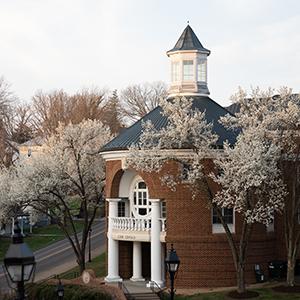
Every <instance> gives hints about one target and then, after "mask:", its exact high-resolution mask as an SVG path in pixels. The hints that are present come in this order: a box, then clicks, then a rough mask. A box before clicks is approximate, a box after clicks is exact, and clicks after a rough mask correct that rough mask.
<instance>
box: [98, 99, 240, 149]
mask: <svg viewBox="0 0 300 300" xmlns="http://www.w3.org/2000/svg"><path fill="white" fill-rule="evenodd" d="M192 108H193V109H195V108H196V109H198V110H199V111H202V112H203V111H205V116H206V120H207V121H208V122H212V123H213V131H214V132H215V133H216V134H217V135H218V136H219V140H218V142H217V145H218V146H222V145H223V142H224V141H226V140H227V141H228V142H229V143H230V144H234V143H235V141H236V135H237V134H236V133H234V132H233V131H229V130H226V129H225V128H224V127H223V126H222V125H221V124H220V123H219V122H218V120H219V119H220V117H221V116H224V115H226V114H228V113H229V111H228V110H226V109H225V108H223V107H222V106H220V105H219V104H218V103H216V102H215V101H213V100H212V99H210V98H209V97H207V96H195V97H193V106H192ZM161 112H162V108H161V107H160V106H158V107H156V108H155V109H153V110H152V111H151V112H149V113H148V114H147V115H145V116H144V117H143V118H141V119H140V120H139V121H137V122H136V123H134V124H133V125H132V126H130V127H129V128H127V129H125V130H124V131H123V132H122V133H120V134H119V135H118V136H117V137H115V138H114V139H113V140H112V141H110V142H109V143H108V144H106V145H105V146H104V147H103V148H102V149H101V151H114V150H126V149H128V147H130V146H131V145H132V144H136V143H138V142H139V139H140V136H141V134H142V131H143V129H142V122H146V121H148V120H150V121H151V122H152V123H153V125H154V127H155V128H156V129H162V128H164V127H165V126H166V125H167V123H168V119H167V117H165V116H163V115H162V114H161Z"/></svg>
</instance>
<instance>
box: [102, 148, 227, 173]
mask: <svg viewBox="0 0 300 300" xmlns="http://www.w3.org/2000/svg"><path fill="white" fill-rule="evenodd" d="M143 151H147V150H143ZM149 151H151V150H149ZM159 151H160V152H161V153H164V154H168V153H170V155H173V156H175V155H176V156H177V157H183V158H188V157H189V156H188V154H193V153H194V152H193V150H192V149H161V150H159ZM213 151H214V152H217V153H218V152H219V153H222V152H224V151H223V150H222V149H215V150H213ZM128 153H129V150H114V151H113V150H112V151H107V152H102V153H100V154H101V156H102V157H103V159H105V161H115V160H122V159H126V157H127V156H128ZM123 169H125V168H123Z"/></svg>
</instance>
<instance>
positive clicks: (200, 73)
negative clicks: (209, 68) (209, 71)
mask: <svg viewBox="0 0 300 300" xmlns="http://www.w3.org/2000/svg"><path fill="white" fill-rule="evenodd" d="M197 77H198V81H202V82H206V61H205V60H200V61H199V62H198V65H197Z"/></svg>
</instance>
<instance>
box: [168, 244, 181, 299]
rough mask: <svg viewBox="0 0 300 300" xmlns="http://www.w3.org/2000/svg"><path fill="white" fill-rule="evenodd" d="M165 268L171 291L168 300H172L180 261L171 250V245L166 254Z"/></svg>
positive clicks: (173, 250)
mask: <svg viewBox="0 0 300 300" xmlns="http://www.w3.org/2000/svg"><path fill="white" fill-rule="evenodd" d="M165 264H166V268H167V270H168V272H169V274H170V281H171V290H170V296H171V297H170V299H171V300H174V295H175V290H174V279H175V275H176V273H177V271H178V268H179V264H180V260H179V257H178V256H177V254H176V251H175V249H174V248H173V244H171V249H170V251H169V252H168V255H167V257H166V259H165Z"/></svg>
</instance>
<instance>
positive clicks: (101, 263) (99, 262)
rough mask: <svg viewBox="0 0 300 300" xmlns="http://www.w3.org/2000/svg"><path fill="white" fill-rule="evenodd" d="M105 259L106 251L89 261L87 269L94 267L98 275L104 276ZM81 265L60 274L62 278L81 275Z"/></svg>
mask: <svg viewBox="0 0 300 300" xmlns="http://www.w3.org/2000/svg"><path fill="white" fill-rule="evenodd" d="M105 259H106V253H103V254H101V255H99V256H97V257H95V258H93V259H92V261H91V262H90V263H89V262H88V263H86V269H93V270H94V272H95V274H96V276H97V277H104V276H105V275H106V274H105ZM79 273H80V272H79V267H75V268H73V269H71V270H69V271H67V272H65V273H62V274H60V276H59V277H60V278H63V279H73V278H74V277H76V275H77V276H79V275H80V274H79Z"/></svg>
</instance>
